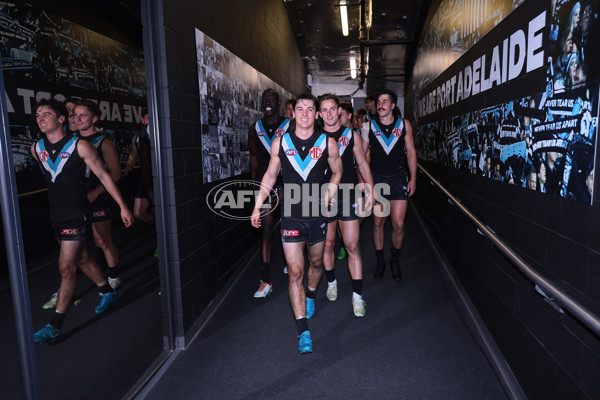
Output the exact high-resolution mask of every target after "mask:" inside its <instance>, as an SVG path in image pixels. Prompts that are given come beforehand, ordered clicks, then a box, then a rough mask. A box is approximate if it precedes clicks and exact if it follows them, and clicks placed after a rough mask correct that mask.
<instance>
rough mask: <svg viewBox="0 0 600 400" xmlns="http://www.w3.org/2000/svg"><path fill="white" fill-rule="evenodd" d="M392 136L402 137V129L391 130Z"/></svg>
mask: <svg viewBox="0 0 600 400" xmlns="http://www.w3.org/2000/svg"><path fill="white" fill-rule="evenodd" d="M392 135H394V136H396V137H400V135H402V129H400V128H394V129H392Z"/></svg>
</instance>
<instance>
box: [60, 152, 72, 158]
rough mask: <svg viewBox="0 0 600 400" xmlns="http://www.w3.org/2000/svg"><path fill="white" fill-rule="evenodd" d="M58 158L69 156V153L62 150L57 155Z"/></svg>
mask: <svg viewBox="0 0 600 400" xmlns="http://www.w3.org/2000/svg"><path fill="white" fill-rule="evenodd" d="M58 156H59V157H60V158H69V157H70V156H71V153H69V152H66V151H63V152H61V153H60V154H59V155H58Z"/></svg>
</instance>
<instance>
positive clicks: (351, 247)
mask: <svg viewBox="0 0 600 400" xmlns="http://www.w3.org/2000/svg"><path fill="white" fill-rule="evenodd" d="M344 247H345V248H346V252H347V253H348V254H351V255H354V254H358V243H357V242H352V243H344Z"/></svg>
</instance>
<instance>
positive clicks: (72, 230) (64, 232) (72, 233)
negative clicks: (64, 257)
mask: <svg viewBox="0 0 600 400" xmlns="http://www.w3.org/2000/svg"><path fill="white" fill-rule="evenodd" d="M60 234H61V235H63V236H75V235H79V228H68V229H63V230H62V231H61V232H60Z"/></svg>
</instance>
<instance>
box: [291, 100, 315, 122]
mask: <svg viewBox="0 0 600 400" xmlns="http://www.w3.org/2000/svg"><path fill="white" fill-rule="evenodd" d="M316 117H317V109H316V107H315V103H314V101H312V100H309V99H300V100H298V101H297V102H296V108H295V109H294V118H295V119H296V127H298V128H301V129H310V128H312V127H313V126H314V125H315V119H316Z"/></svg>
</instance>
